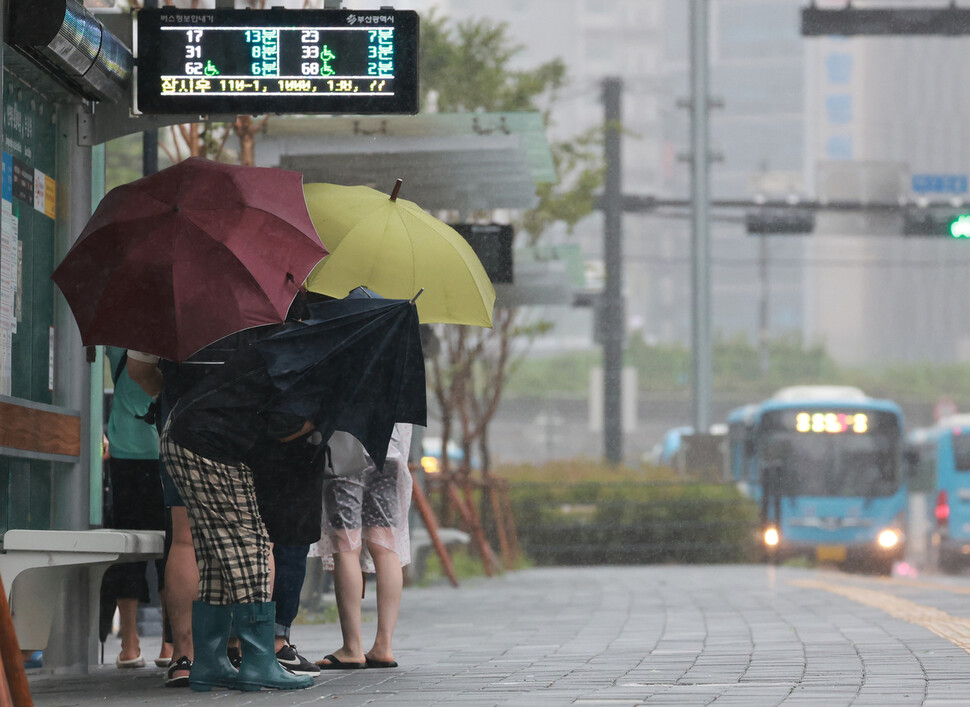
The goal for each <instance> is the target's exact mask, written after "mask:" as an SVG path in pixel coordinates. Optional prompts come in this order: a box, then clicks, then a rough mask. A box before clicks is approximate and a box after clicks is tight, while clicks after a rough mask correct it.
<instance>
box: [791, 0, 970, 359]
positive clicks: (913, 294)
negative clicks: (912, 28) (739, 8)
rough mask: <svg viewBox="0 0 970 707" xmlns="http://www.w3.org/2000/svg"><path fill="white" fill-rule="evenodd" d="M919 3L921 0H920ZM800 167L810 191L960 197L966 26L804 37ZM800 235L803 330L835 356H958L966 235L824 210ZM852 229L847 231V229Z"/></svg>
mask: <svg viewBox="0 0 970 707" xmlns="http://www.w3.org/2000/svg"><path fill="white" fill-rule="evenodd" d="M921 4H922V5H924V6H925V5H927V4H926V3H921ZM806 48H807V52H808V54H807V57H808V61H807V68H806V76H807V92H806V95H807V103H808V104H807V111H806V113H807V117H808V122H807V126H808V131H807V136H808V141H809V143H808V145H809V146H808V156H809V159H808V160H807V163H806V175H807V179H808V180H809V181H810V182H811V183H813V184H815V185H816V187H817V189H818V192H819V194H820V195H821V196H828V195H831V194H832V193H833V192H840V193H842V194H845V195H846V196H847V197H848V198H861V199H869V200H879V201H895V200H897V199H899V198H904V199H907V200H917V199H920V198H923V199H928V200H930V201H935V202H939V201H947V200H950V199H954V200H956V201H957V202H959V201H960V200H966V199H967V198H968V194H967V172H968V165H970V143H968V140H967V122H966V114H967V110H968V108H970V105H968V99H967V96H966V92H965V91H963V90H962V87H963V86H965V85H966V84H967V81H968V80H970V69H968V67H967V65H966V62H965V61H962V60H961V57H963V56H965V55H966V51H967V49H968V48H970V38H968V37H951V38H936V37H855V38H850V39H839V38H821V39H807V40H806ZM818 225H819V228H818V229H817V230H818V232H817V233H816V236H815V237H814V238H812V239H810V247H809V250H808V252H807V257H808V260H809V262H810V263H812V262H814V263H815V267H812V268H809V269H807V272H808V273H809V279H808V283H807V284H808V289H807V291H808V292H809V293H810V295H809V297H808V298H807V300H806V322H805V324H806V330H807V331H809V332H811V334H812V335H814V336H817V337H819V338H821V339H824V340H825V341H826V342H827V344H828V347H829V350H830V351H831V352H832V354H833V355H835V356H836V357H837V358H838V359H839V360H843V361H847V362H851V363H864V362H867V361H940V362H953V361H967V360H970V306H968V303H967V300H966V298H965V297H963V296H962V292H961V290H962V287H961V283H962V282H963V281H965V278H966V275H967V272H968V267H970V249H968V245H970V243H967V242H965V241H964V240H959V241H954V240H952V239H949V238H919V237H911V238H904V237H901V236H899V235H898V234H899V232H900V228H901V223H900V218H899V217H898V216H897V217H895V218H892V217H889V216H887V215H885V214H882V215H879V214H876V215H871V216H868V217H866V218H859V217H854V218H850V217H844V216H843V217H836V216H827V217H826V218H825V219H823V220H822V221H820V223H819V224H818ZM860 233H861V234H864V235H855V234H860Z"/></svg>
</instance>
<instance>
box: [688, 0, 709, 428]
mask: <svg viewBox="0 0 970 707" xmlns="http://www.w3.org/2000/svg"><path fill="white" fill-rule="evenodd" d="M707 10H708V7H707V0H691V3H690V76H691V82H690V83H691V100H690V114H691V115H690V128H691V156H690V160H691V205H692V213H691V222H692V226H693V236H692V247H691V305H692V317H691V352H692V359H693V360H692V372H693V376H692V380H691V385H692V390H693V417H694V431H695V432H696V433H698V434H705V433H707V430H708V429H709V428H710V424H711V422H710V420H711V388H712V379H713V374H712V361H711V258H710V252H711V230H710V227H711V223H710V198H711V195H710V170H709V168H710V140H709V130H708V127H709V126H708V115H709V113H710V105H709V97H708V56H707V33H708V29H707V28H708V22H707Z"/></svg>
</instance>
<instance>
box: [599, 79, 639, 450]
mask: <svg viewBox="0 0 970 707" xmlns="http://www.w3.org/2000/svg"><path fill="white" fill-rule="evenodd" d="M622 90H623V85H622V83H621V81H620V79H618V78H608V79H605V80H604V81H603V104H604V119H605V123H606V135H605V144H604V154H605V162H606V164H605V168H606V174H605V179H604V183H603V217H604V218H603V221H604V226H603V261H604V269H605V271H606V281H605V283H604V285H603V306H602V308H601V313H602V317H603V322H602V324H603V327H602V329H601V331H602V332H603V445H604V452H605V456H606V460H607V461H608V462H609V463H610V464H613V465H616V464H619V463H620V462H621V461H622V460H623V420H622V418H621V414H620V409H621V404H620V396H621V394H622V392H621V376H622V373H623V343H624V338H625V328H626V327H625V316H624V313H623V228H622V223H623V186H622V170H621V163H620V130H621V126H620V118H621V110H620V94H621V93H622ZM631 394H632V393H631Z"/></svg>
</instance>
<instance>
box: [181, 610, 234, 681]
mask: <svg viewBox="0 0 970 707" xmlns="http://www.w3.org/2000/svg"><path fill="white" fill-rule="evenodd" d="M232 609H233V605H232V604H227V605H225V606H220V605H218V604H207V603H205V602H203V601H194V602H192V647H193V649H194V650H195V659H194V660H193V661H192V671H191V672H190V673H189V687H191V688H192V689H193V690H195V691H197V692H208V691H209V690H211V689H212V688H213V687H228V688H232V689H239V684H238V681H239V671H238V670H236V669H235V668H234V667H232V664H231V663H230V662H229V658H228V657H227V656H226V645H227V644H228V642H229V629H230V628H231V626H232Z"/></svg>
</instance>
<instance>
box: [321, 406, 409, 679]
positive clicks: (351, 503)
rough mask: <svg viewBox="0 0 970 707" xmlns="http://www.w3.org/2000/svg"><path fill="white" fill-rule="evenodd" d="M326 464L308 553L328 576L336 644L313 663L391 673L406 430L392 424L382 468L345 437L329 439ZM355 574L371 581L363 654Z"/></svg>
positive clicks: (401, 561)
mask: <svg viewBox="0 0 970 707" xmlns="http://www.w3.org/2000/svg"><path fill="white" fill-rule="evenodd" d="M328 444H329V447H330V458H331V465H330V467H329V468H328V469H327V470H326V471H325V472H324V487H323V526H322V533H323V535H322V537H321V539H320V541H319V542H318V543H316V545H314V546H313V547H312V548H311V550H310V554H311V556H318V557H321V558H322V560H323V567H324V569H325V570H332V571H333V573H334V592H335V594H336V597H337V613H338V614H339V616H340V633H341V636H342V637H343V645H342V646H341V647H340V648H339V649H338V650H336V651H334V652H333V653H331V654H328V655H326V656H324V657H323V659H321V660H318V661H317V663H316V664H317V665H318V666H320V668H321V670H347V669H353V668H396V667H397V661H395V660H394V651H393V649H392V642H393V638H394V629H395V627H396V625H397V617H398V613H399V611H400V606H401V594H402V590H403V585H404V573H403V570H402V567H404V566H405V565H407V564H409V563H410V561H411V542H410V532H409V528H408V509H409V507H410V500H411V484H412V479H411V472H410V470H409V469H408V454H409V452H410V447H411V425H408V424H400V423H399V424H396V425H395V426H394V432H393V434H392V436H391V441H390V444H389V445H388V449H387V457H386V459H385V460H384V464H383V466H378V465H377V464H376V463H375V461H374V460H373V459H372V458H371V456H370V455H369V454H368V453H367V450H366V449H364V447H363V445H361V443H360V442H359V441H357V439H356V438H354V437H353V436H352V435H350V434H348V433H346V432H341V431H337V432H334V434H333V435H332V436H331V437H330V441H329V442H328ZM361 569H363V570H364V571H365V572H373V573H376V575H377V634H376V636H375V638H374V643H373V645H372V646H371V649H370V650H369V651H367V652H366V653H365V652H364V645H363V640H362V631H361V614H360V606H361V598H362V594H363V580H362V575H361Z"/></svg>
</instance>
